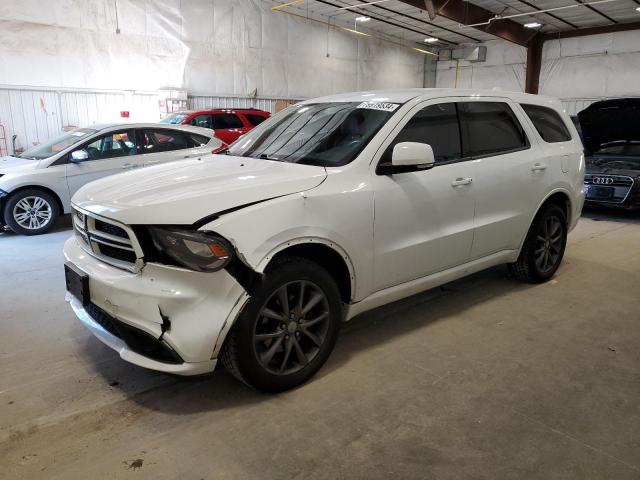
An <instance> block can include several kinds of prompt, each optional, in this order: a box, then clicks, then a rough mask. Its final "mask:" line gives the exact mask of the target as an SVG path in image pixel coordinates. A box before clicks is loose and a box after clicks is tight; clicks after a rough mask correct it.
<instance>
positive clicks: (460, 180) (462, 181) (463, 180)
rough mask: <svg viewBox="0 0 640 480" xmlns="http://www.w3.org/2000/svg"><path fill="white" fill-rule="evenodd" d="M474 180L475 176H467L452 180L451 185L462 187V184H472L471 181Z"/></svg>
mask: <svg viewBox="0 0 640 480" xmlns="http://www.w3.org/2000/svg"><path fill="white" fill-rule="evenodd" d="M472 181H473V178H471V177H467V178H462V177H460V178H456V179H455V180H453V181H452V182H451V186H452V187H461V186H462V185H471V182H472Z"/></svg>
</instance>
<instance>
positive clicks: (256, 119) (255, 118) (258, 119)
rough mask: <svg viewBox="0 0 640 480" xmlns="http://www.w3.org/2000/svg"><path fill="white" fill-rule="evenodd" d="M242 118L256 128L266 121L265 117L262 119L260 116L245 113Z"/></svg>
mask: <svg viewBox="0 0 640 480" xmlns="http://www.w3.org/2000/svg"><path fill="white" fill-rule="evenodd" d="M244 117H245V118H246V119H247V120H248V121H249V123H250V124H251V125H253V126H254V127H257V126H258V125H260V124H261V123H262V122H264V121H265V120H266V119H267V117H263V116H262V115H252V114H246V113H245V115H244Z"/></svg>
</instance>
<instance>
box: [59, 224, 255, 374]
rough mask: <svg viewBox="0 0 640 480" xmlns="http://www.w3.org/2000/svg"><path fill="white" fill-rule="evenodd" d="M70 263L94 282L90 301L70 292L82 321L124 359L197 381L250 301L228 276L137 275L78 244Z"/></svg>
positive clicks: (153, 270) (148, 268)
mask: <svg viewBox="0 0 640 480" xmlns="http://www.w3.org/2000/svg"><path fill="white" fill-rule="evenodd" d="M64 255H65V257H66V260H67V261H69V262H71V263H72V264H73V265H75V266H76V267H77V268H78V269H79V270H81V271H82V272H84V273H85V274H86V275H88V287H89V297H90V298H89V301H88V302H87V301H86V300H85V302H84V305H83V302H82V301H81V300H79V299H78V298H76V297H75V296H73V295H71V294H69V293H67V301H69V303H70V305H71V307H72V309H73V310H74V312H75V314H76V315H77V317H78V318H79V319H80V320H81V321H82V322H83V323H84V325H85V326H86V327H87V328H89V330H90V331H91V332H92V333H93V334H94V335H95V336H96V337H98V338H99V339H100V340H101V341H102V342H103V343H105V344H106V345H108V346H109V347H111V348H113V349H114V350H116V351H118V353H119V354H120V357H122V359H123V360H126V361H128V362H131V363H134V364H136V365H139V366H141V367H145V368H150V369H153V370H159V371H163V372H169V373H175V374H179V375H197V374H201V373H206V372H210V371H212V370H213V369H214V368H215V365H216V357H217V353H218V351H219V349H220V347H221V344H222V341H223V340H224V336H225V335H226V332H227V331H228V329H229V327H230V326H231V324H233V321H234V320H235V316H236V315H237V313H238V312H239V310H240V309H241V307H242V305H243V304H244V300H245V299H246V298H247V295H246V293H245V291H244V289H243V288H242V287H241V286H240V284H239V283H238V282H237V281H236V280H235V279H234V278H233V277H232V276H231V275H229V274H228V273H227V272H226V271H224V270H221V271H218V272H215V273H200V272H193V271H190V270H186V269H182V268H177V267H171V266H165V265H160V264H153V263H148V264H146V265H145V266H144V267H143V269H142V270H141V271H140V272H137V273H132V272H129V271H125V270H121V269H119V268H116V267H113V266H111V265H108V264H106V263H104V262H102V261H101V260H99V259H97V258H95V257H93V256H91V255H89V254H88V253H87V252H85V251H84V250H83V249H82V248H81V247H80V245H79V244H78V240H77V239H76V238H75V237H72V238H70V239H69V240H67V242H66V243H65V246H64Z"/></svg>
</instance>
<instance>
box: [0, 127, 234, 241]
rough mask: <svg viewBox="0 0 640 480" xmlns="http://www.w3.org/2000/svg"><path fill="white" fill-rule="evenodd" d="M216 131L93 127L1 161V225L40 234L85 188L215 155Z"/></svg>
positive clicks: (219, 147) (218, 142)
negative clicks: (155, 167)
mask: <svg viewBox="0 0 640 480" xmlns="http://www.w3.org/2000/svg"><path fill="white" fill-rule="evenodd" d="M223 148H224V144H223V142H222V141H221V140H219V139H218V138H216V137H214V136H213V131H212V130H210V129H205V128H200V127H193V126H189V125H171V126H169V125H158V124H154V123H137V124H131V123H129V124H109V125H92V126H91V127H87V128H78V129H76V130H72V131H70V132H65V133H63V134H61V135H60V136H58V137H56V138H53V139H51V140H48V141H47V142H44V143H42V144H39V145H36V146H34V147H33V148H30V149H29V150H27V151H25V152H24V153H21V154H20V155H15V156H8V157H1V158H0V227H1V226H3V225H7V226H9V227H10V228H11V229H12V230H13V231H15V232H16V233H21V234H24V235H37V234H40V233H44V232H46V231H48V230H49V229H50V228H51V227H52V226H53V225H54V223H55V220H56V217H58V215H60V214H62V213H69V202H70V199H71V197H72V196H73V194H74V193H75V192H76V191H77V190H78V189H79V188H80V187H82V186H83V185H85V184H87V183H89V182H91V181H93V180H97V179H99V178H102V177H106V176H108V175H112V174H114V173H119V172H123V171H127V170H131V169H136V168H142V167H148V166H150V165H156V164H159V163H165V162H170V161H174V160H181V159H184V158H190V157H196V156H200V155H205V154H210V153H215V152H218V151H220V150H222V149H223Z"/></svg>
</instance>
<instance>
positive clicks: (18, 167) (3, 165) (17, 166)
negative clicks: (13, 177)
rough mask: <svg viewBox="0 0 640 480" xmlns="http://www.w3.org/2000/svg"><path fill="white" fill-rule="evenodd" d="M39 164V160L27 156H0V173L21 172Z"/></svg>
mask: <svg viewBox="0 0 640 480" xmlns="http://www.w3.org/2000/svg"><path fill="white" fill-rule="evenodd" d="M38 165H40V160H29V159H28V158H17V157H0V173H2V174H7V173H22V172H27V171H30V170H35V169H36V168H38Z"/></svg>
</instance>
